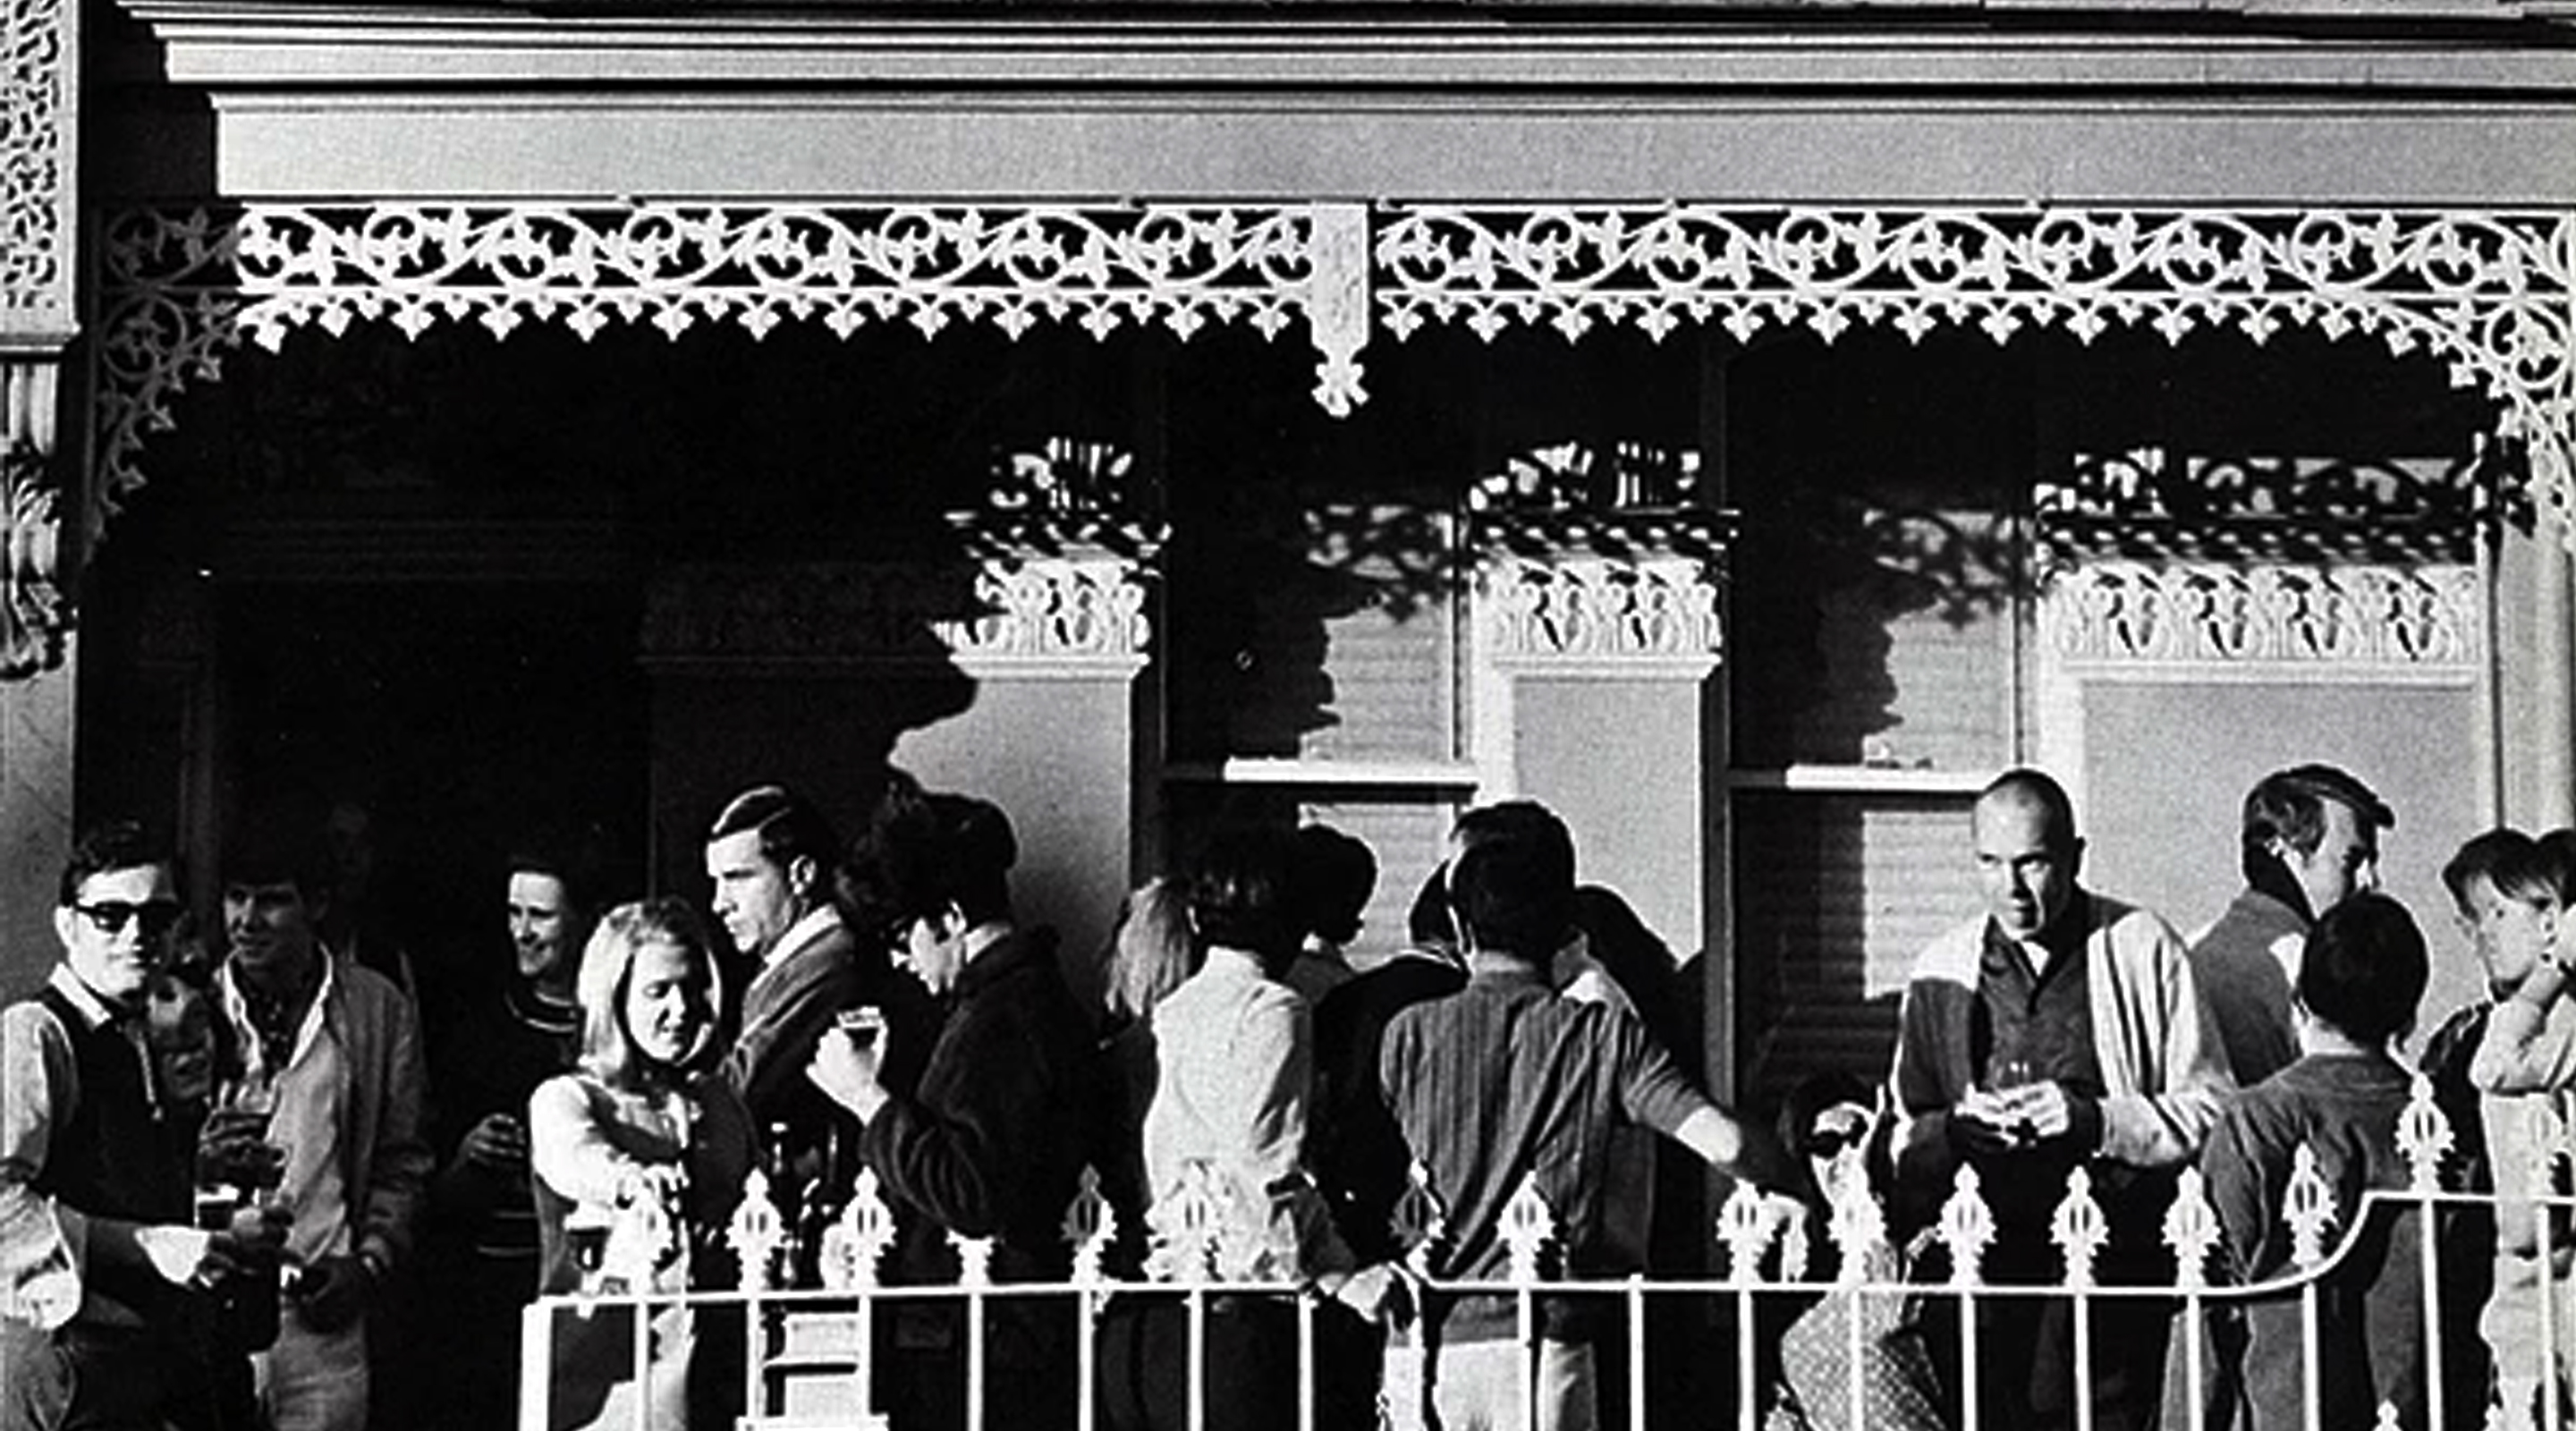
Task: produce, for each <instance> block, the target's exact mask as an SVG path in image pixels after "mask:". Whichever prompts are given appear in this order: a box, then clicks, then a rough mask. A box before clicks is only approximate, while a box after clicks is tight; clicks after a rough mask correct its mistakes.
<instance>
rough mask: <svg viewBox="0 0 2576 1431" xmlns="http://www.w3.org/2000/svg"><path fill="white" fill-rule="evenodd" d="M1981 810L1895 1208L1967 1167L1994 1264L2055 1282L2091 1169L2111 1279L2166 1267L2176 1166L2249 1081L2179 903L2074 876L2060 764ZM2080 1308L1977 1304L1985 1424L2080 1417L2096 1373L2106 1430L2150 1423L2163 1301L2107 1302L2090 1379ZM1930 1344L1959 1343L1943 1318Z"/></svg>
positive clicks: (1926, 963) (1933, 1193)
mask: <svg viewBox="0 0 2576 1431" xmlns="http://www.w3.org/2000/svg"><path fill="white" fill-rule="evenodd" d="M1971 824H1972V829H1973V833H1974V840H1975V854H1976V868H1977V878H1978V884H1979V887H1980V889H1981V891H1982V893H1983V895H1984V903H1985V911H1984V913H1983V914H1981V915H1980V916H1979V917H1977V918H1976V919H1974V920H1971V921H1969V922H1968V923H1966V924H1963V925H1960V926H1959V927H1957V928H1955V929H1953V930H1951V931H1950V932H1949V933H1947V934H1944V935H1943V936H1942V937H1940V938H1939V939H1937V940H1935V941H1934V942H1933V943H1932V945H1931V947H1930V948H1928V949H1926V950H1925V951H1924V953H1923V956H1922V958H1921V959H1920V960H1919V961H1918V962H1917V963H1916V965H1915V968H1914V973H1913V977H1912V978H1911V980H1910V981H1909V982H1908V984H1907V986H1906V991H1905V1007H1904V1015H1903V1026H1902V1028H1901V1030H1900V1031H1899V1034H1898V1041H1897V1052H1896V1067H1895V1074H1894V1088H1893V1093H1894V1101H1895V1105H1896V1108H1897V1111H1898V1114H1899V1118H1900V1120H1901V1121H1900V1126H1899V1128H1898V1130H1897V1138H1896V1144H1895V1147H1896V1157H1897V1185H1896V1195H1897V1196H1896V1201H1897V1208H1896V1214H1897V1223H1898V1225H1899V1227H1900V1229H1901V1230H1903V1231H1905V1232H1911V1231H1912V1230H1914V1229H1916V1228H1920V1227H1922V1226H1925V1225H1927V1224H1929V1223H1930V1222H1932V1221H1933V1220H1934V1219H1935V1218H1936V1217H1937V1216H1938V1215H1939V1212H1940V1209H1941V1206H1942V1204H1943V1203H1944V1201H1946V1200H1947V1199H1948V1198H1949V1197H1950V1195H1951V1193H1952V1191H1953V1189H1954V1187H1955V1185H1956V1179H1957V1175H1958V1172H1959V1170H1960V1169H1961V1168H1962V1167H1967V1168H1972V1169H1974V1170H1975V1171H1976V1172H1977V1174H1978V1179H1979V1195H1980V1196H1982V1197H1983V1198H1984V1200H1985V1202H1986V1204H1987V1206H1988V1207H1989V1208H1990V1209H1991V1210H1992V1212H1993V1216H1994V1229H1995V1236H1994V1240H1993V1242H1992V1244H1991V1245H1990V1246H1989V1247H1988V1248H1987V1249H1986V1254H1985V1257H1984V1261H1983V1266H1982V1271H1983V1274H1984V1278H1985V1280H1987V1281H1989V1282H1999V1283H2023V1284H2032V1283H2036V1284H2043V1285H2044V1284H2054V1283H2056V1282H2058V1281H2059V1280H2060V1279H2061V1277H2062V1276H2063V1266H2064V1264H2063V1259H2062V1257H2061V1254H2060V1253H2059V1251H2058V1249H2057V1247H2056V1246H2055V1244H2054V1243H2053V1242H2052V1241H2051V1239H2050V1229H2051V1225H2052V1220H2053V1216H2054V1213H2055V1211H2056V1208H2057V1204H2058V1202H2059V1201H2060V1200H2061V1199H2062V1198H2063V1197H2064V1196H2065V1195H2066V1188H2067V1179H2068V1176H2069V1175H2070V1174H2071V1173H2072V1172H2073V1171H2074V1170H2075V1169H2077V1168H2079V1167H2080V1168H2084V1169H2085V1170H2086V1171H2087V1173H2088V1175H2089V1176H2090V1178H2091V1180H2092V1186H2093V1195H2094V1197H2095V1199H2096V1200H2097V1201H2098V1202H2099V1203H2100V1204H2101V1206H2102V1209H2103V1211H2104V1213H2105V1214H2106V1216H2107V1219H2108V1223H2109V1227H2110V1240H2109V1242H2108V1243H2107V1244H2106V1245H2105V1246H2104V1247H2103V1249H2102V1254H2101V1257H2100V1259H2099V1260H2098V1261H2097V1263H2096V1267H2095V1270H2096V1272H2097V1273H2098V1275H2100V1276H2101V1277H2102V1278H2103V1279H2104V1280H2106V1281H2124V1280H2125V1281H2150V1280H2154V1281H2162V1280H2166V1279H2167V1277H2168V1276H2169V1274H2170V1270H2171V1259H2170V1257H2169V1256H2168V1254H2166V1253H2165V1251H2164V1249H2163V1247H2162V1243H2161V1239H2160V1232H2159V1230H2160V1226H2161V1219H2162V1216H2163V1213H2164V1210H2165V1208H2166V1207H2167V1206H2168V1205H2169V1203H2170V1202H2171V1199H2172V1193H2173V1188H2174V1180H2175V1175H2176V1174H2177V1173H2178V1172H2179V1170H2180V1168H2181V1167H2182V1166H2183V1165H2184V1164H2185V1163H2187V1162H2189V1161H2190V1160H2191V1159H2192V1158H2193V1157H2194V1156H2195V1155H2196V1154H2197V1153H2198V1152H2199V1150H2200V1145H2201V1140H2202V1139H2203V1138H2204V1137H2205V1136H2206V1135H2207V1134H2208V1131H2209V1129H2210V1127H2211V1125H2212V1124H2214V1123H2215V1122H2216V1121H2217V1117H2218V1110H2219V1103H2220V1100H2221V1098H2222V1097H2224V1095H2225V1094H2226V1093H2227V1092H2228V1091H2229V1089H2230V1088H2232V1087H2233V1085H2234V1080H2233V1079H2232V1078H2231V1077H2230V1076H2229V1073H2228V1067H2227V1060H2226V1054H2225V1052H2224V1049H2223V1046H2222V1044H2221V1043H2220V1041H2219V1037H2218V1033H2217V1030H2216V1026H2215V1023H2214V1021H2213V1020H2212V1019H2211V1017H2210V1014H2209V1010H2208V1008H2207V1007H2206V1006H2205V1005H2204V1004H2203V1003H2202V1001H2201V999H2200V997H2199V995H2198V993H2197V991H2196V989H2195V987H2194V984H2193V981H2192V967H2191V960H2190V956H2189V953H2188V951H2187V949H2186V947H2185V945H2184V943H2183V940H2182V938H2181V936H2180V935H2178V934H2176V933H2175V932H2174V930H2173V927H2172V926H2171V925H2169V924H2167V923H2166V922H2165V921H2164V920H2162V919H2160V918H2158V917H2157V916H2156V915H2154V914H2152V913H2149V912H2148V911H2146V910H2143V909H2138V908H2135V907H2133V906H2130V905H2127V904H2123V903H2121V902H2120V901H2118V900H2115V899H2111V898H2109V897H2107V896H2104V895H2100V894H2096V893H2094V892H2092V891H2090V890H2087V889H2085V888H2084V887H2083V886H2082V885H2081V884H2080V883H2078V880H2077V876H2078V873H2079V871H2080V870H2081V867H2082V864H2083V857H2084V842H2083V840H2082V839H2081V838H2079V837H2078V836H2077V834H2076V831H2075V814H2074V808H2073V805H2072V803H2071V802H2070V801H2069V800H2068V799H2067V796H2066V792H2065V790H2064V789H2063V788H2062V787H2060V786H2059V785H2058V783H2057V782H2056V781H2055V780H2053V779H2051V778H2049V777H2048V776H2047V775H2044V774H2042V773H2040V772H2038V771H2035V770H2014V771H2009V772H2007V773H2005V774H2004V775H2002V776H2000V777H1998V778H1997V779H1996V780H1995V781H1994V782H1993V783H1992V784H1990V785H1988V786H1987V787H1986V789H1985V791H1984V792H1983V793H1982V794H1980V795H1979V796H1978V798H1977V803H1976V808H1975V813H1974V815H1973V816H1972V820H1971ZM1943 1305H1944V1306H1955V1304H1948V1303H1945V1304H1943ZM2071 1312H2072V1306H2071V1303H2069V1302H2068V1301H2066V1300H2065V1299H2060V1298H2030V1297H2019V1298H1997V1299H1991V1300H1989V1301H1988V1302H1986V1303H1984V1304H1983V1305H1981V1307H1980V1311H1979V1316H1980V1333H1981V1336H1980V1342H1979V1345H1980V1357H1979V1360H1980V1366H1979V1367H1978V1372H1979V1384H1980V1395H1979V1401H1980V1403H1981V1405H1982V1407H1983V1408H1984V1410H1983V1416H1984V1419H1983V1422H1982V1424H1984V1425H1986V1426H1989V1427H1998V1428H2018V1427H2057V1426H2072V1425H2074V1424H2075V1420H2076V1405H2075V1398H2076V1395H2077V1391H2078V1388H2079V1387H2080V1386H2086V1385H2089V1386H2090V1388H2091V1395H2092V1401H2093V1409H2094V1417H2095V1419H2094V1423H2093V1424H2094V1425H2095V1426H2096V1427H2098V1428H2100V1431H2116V1428H2120V1427H2129V1426H2145V1425H2152V1424H2153V1419H2154V1416H2155V1413H2156V1409H2157V1402H2158V1393H2159V1389H2160V1385H2159V1382H2160V1376H2161V1372H2162V1366H2163V1360H2164V1343H2165V1318H2166V1309H2165V1308H2163V1307H2160V1306H2158V1305H2156V1304H2154V1303H2152V1302H2149V1301H2145V1300H2141V1299H2104V1300H2103V1301H2102V1302H2100V1303H2098V1304H2097V1305H2096V1307H2095V1310H2094V1313H2093V1316H2094V1326H2093V1347H2094V1361H2093V1366H2092V1368H2091V1375H2090V1377H2089V1379H2088V1380H2085V1381H2079V1380H2078V1374H2077V1370H2076V1368H2075V1366H2074V1365H2073V1318H2072V1315H2071ZM1931 1345H1933V1346H1935V1347H1951V1346H1956V1345H1957V1342H1956V1340H1955V1338H1954V1337H1945V1336H1943V1335H1940V1334H1939V1333H1938V1332H1936V1334H1935V1335H1934V1336H1933V1337H1932V1339H1931ZM1952 1370H1953V1371H1954V1372H1956V1371H1957V1370H1958V1369H1957V1368H1953V1369H1952ZM1952 1380H1953V1383H1954V1384H1953V1386H1952V1387H1951V1392H1952V1394H1953V1396H1956V1395H1957V1394H1958V1387H1957V1385H1956V1382H1957V1378H1956V1377H1955V1376H1954V1377H1953V1378H1952Z"/></svg>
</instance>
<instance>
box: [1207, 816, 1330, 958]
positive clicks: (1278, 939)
mask: <svg viewBox="0 0 2576 1431" xmlns="http://www.w3.org/2000/svg"><path fill="white" fill-rule="evenodd" d="M1295 859H1296V855H1295V851H1294V849H1293V848H1292V846H1291V844H1290V841H1289V839H1288V838H1287V837H1286V836H1283V835H1281V834H1280V833H1279V832H1277V831H1275V830H1269V829H1263V828H1259V827H1243V826H1237V827H1232V828H1228V829H1221V830H1218V831H1217V832H1216V833H1215V834H1214V835H1212V836H1211V837H1209V839H1208V842H1207V847H1206V848H1205V849H1203V850H1202V851H1200V853H1199V857H1198V860H1197V862H1196V864H1195V865H1194V866H1193V867H1192V869H1191V871H1190V922H1191V923H1192V924H1193V925H1194V926H1195V927H1196V928H1197V930H1198V937H1199V941H1200V942H1201V943H1202V944H1204V945H1207V946H1209V947H1211V948H1216V947H1222V948H1227V949H1248V950H1251V951H1252V952H1253V953H1255V954H1257V955H1259V956H1261V960H1262V963H1263V965H1264V967H1266V968H1268V969H1270V970H1272V971H1273V972H1276V971H1277V969H1278V968H1280V967H1281V966H1284V965H1285V964H1286V963H1287V961H1288V959H1289V958H1290V957H1291V956H1293V955H1294V954H1295V953H1296V952H1297V943H1298V940H1299V938H1300V937H1301V936H1302V935H1303V934H1304V933H1305V930H1304V928H1303V927H1302V926H1301V925H1300V923H1299V920H1298V915H1299V910H1298V908H1297V906H1296V904H1295V903H1294V900H1293V897H1292V891H1293V889H1294V883H1293V881H1294V874H1293V871H1294V869H1295Z"/></svg>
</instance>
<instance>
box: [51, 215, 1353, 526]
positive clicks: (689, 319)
mask: <svg viewBox="0 0 2576 1431" xmlns="http://www.w3.org/2000/svg"><path fill="white" fill-rule="evenodd" d="M1365 224H1366V213H1365V211H1364V210H1362V209H1359V208H1358V207H1357V206H1352V205H1342V206H1333V205H1323V206H1305V205H1297V206H1288V207H1277V208H1246V207H1234V208H1221V207H1165V206H1154V205H1141V206H1111V207H1101V208H1077V207H1067V206H1028V207H998V206H994V207H982V206H958V207H949V206H877V207H821V206H751V205H739V206H738V205H707V206H685V205H658V204H657V205H638V206H603V207H577V206H539V205H515V206H484V205H457V206H451V207H436V206H410V205H402V206H397V205H378V206H365V205H352V206H347V207H336V206H319V205H317V206H295V205H275V204H261V205H252V206H248V207H245V208H241V209H237V210H225V211H220V212H218V211H212V210H205V209H198V210H192V211H184V212H165V211H159V210H144V211H137V212H131V213H126V214H122V215H119V216H117V217H116V218H115V219H114V220H113V221H112V222H111V223H110V224H109V226H108V228H107V231H106V234H105V238H104V259H105V269H106V282H105V289H106V297H105V312H104V315H103V322H102V324H101V329H102V332H101V340H100V345H99V347H100V374H101V386H100V392H99V397H98V404H99V408H98V424H99V433H98V438H97V462H98V465H99V477H100V482H99V490H100V492H101V494H102V496H103V498H104V499H105V502H106V504H107V506H108V508H109V509H110V510H113V508H114V505H115V503H116V502H117V500H118V499H119V498H121V497H122V496H124V495H125V494H127V493H130V492H132V491H134V490H135V489H137V488H139V487H140V486H141V485H142V484H143V481H144V473H143V469H142V466H141V464H140V456H141V451H142V448H143V445H144V442H145V438H146V434H148V433H150V432H151V431H153V430H154V429H156V428H160V427H166V426H167V425H168V424H169V422H170V420H171V418H170V410H171V403H172V399H173V398H174V396H175V395H176V394H177V393H178V392H179V391H180V389H181V388H183V387H184V386H186V385H188V384H190V383H194V382H204V381H211V380H214V379H215V378H217V377H219V376H220V374H221V369H222V363H223V361H224V359H225V357H226V356H227V355H228V354H229V353H231V352H232V351H234V350H236V349H238V348H239V347H240V346H241V344H242V343H243V341H244V340H245V339H247V340H250V341H253V342H256V343H258V344H260V345H261V346H262V347H266V348H270V349H274V348H276V347H277V346H278V345H279V344H280V343H281V342H283V341H284V339H285V337H286V335H287V334H288V333H289V332H291V331H294V330H296V329H298V328H305V327H317V328H320V329H322V330H323V331H325V332H329V333H334V334H336V333H339V332H341V331H342V330H344V329H346V328H347V327H348V326H349V325H350V324H352V323H358V322H383V323H391V324H393V325H394V326H395V327H396V328H398V329H400V330H401V331H403V332H404V333H406V334H411V335H417V334H419V333H420V332H422V331H424V330H426V329H427V328H429V327H431V326H433V325H436V324H440V323H462V322H473V323H479V324H481V325H482V326H483V327H485V328H487V329H489V330H490V331H491V332H492V333H494V334H495V335H496V336H507V335H508V334H510V333H511V332H513V331H515V330H516V329H518V328H520V327H521V326H523V325H526V324H532V323H535V324H554V325H558V326H561V327H564V328H567V329H569V330H571V331H572V332H573V333H575V334H578V335H580V336H583V337H588V336H590V335H592V334H595V333H597V332H599V331H600V330H602V329H603V328H606V327H607V326H609V325H610V324H615V323H625V324H649V325H651V326H652V327H654V328H656V329H658V330H660V331H661V332H663V333H665V334H668V335H670V336H671V337H674V338H677V337H679V336H680V335H682V334H684V333H687V332H689V331H690V330H691V329H693V328H697V327H699V326H701V325H714V324H733V325H738V326H739V327H741V328H742V329H744V330H746V331H748V332H750V333H752V334H754V335H760V334H765V333H767V332H769V331H771V330H772V329H774V328H776V327H777V326H779V325H780V324H783V323H795V322H814V323H821V324H823V325H824V326H825V327H827V328H829V329H830V330H832V331H833V332H835V333H838V334H840V335H842V336H845V337H846V336H848V335H849V334H851V333H853V332H856V331H857V330H858V329H860V328H862V327H865V326H867V325H869V324H872V323H885V322H904V323H909V324H911V325H913V326H914V327H916V328H918V329H920V330H921V331H922V332H924V333H925V334H929V333H937V332H938V331H940V330H941V329H943V328H945V327H947V326H948V325H950V324H952V323H976V324H986V325H990V326H992V327H996V328H999V329H1001V330H1002V331H1003V332H1005V333H1008V334H1011V335H1012V336H1018V335H1019V334H1021V333H1024V332H1026V331H1028V330H1029V329H1030V328H1031V327H1033V326H1035V325H1036V324H1039V323H1042V322H1062V323H1072V324H1076V325H1078V326H1080V327H1081V328H1083V329H1084V330H1085V331H1087V332H1089V333H1091V334H1093V335H1094V336H1106V335H1107V334H1109V333H1111V332H1113V331H1116V330H1119V329H1121V328H1125V327H1128V326H1131V325H1159V326H1161V327H1162V328H1164V329H1166V330H1168V331H1170V332H1171V333H1173V334H1175V335H1178V336H1180V337H1182V338H1187V337H1189V336H1190V335H1192V334H1194V333H1196V332H1198V331H1199V330H1200V329H1202V328H1204V327H1205V326H1207V325H1208V324H1210V323H1239V324H1243V325H1246V326H1249V327H1250V328H1252V329H1253V330H1254V331H1256V332H1258V333H1261V334H1262V335H1263V336H1265V337H1276V336H1278V334H1279V333H1280V332H1281V331H1282V330H1284V329H1286V328H1288V327H1289V326H1290V325H1291V324H1292V323H1293V322H1295V321H1297V320H1299V319H1300V318H1303V319H1305V320H1306V321H1307V323H1308V326H1309V328H1310V331H1311V333H1312V336H1313V339H1314V341H1315V343H1316V345H1317V348H1318V352H1319V362H1318V373H1319V383H1318V388H1317V394H1316V395H1317V398H1318V400H1319V401H1321V402H1322V403H1323V404H1324V405H1325V406H1326V407H1327V408H1328V409H1331V410H1333V411H1336V412H1346V411H1348V410H1349V409H1350V407H1351V405H1352V404H1354V403H1356V402H1358V401H1359V400H1360V398H1361V392H1360V388H1359V377H1360V369H1359V364H1358V361H1357V354H1358V350H1359V346H1360V344H1361V342H1362V341H1363V340H1364V338H1365V336H1366V321H1367V303H1366V294H1367V279H1366V274H1365V272H1359V271H1354V272H1344V271H1342V270H1343V269H1344V268H1352V269H1358V268H1361V267H1362V266H1364V265H1365V263H1366V260H1367V245H1366V243H1365V241H1364V237H1355V235H1361V236H1364V234H1365Z"/></svg>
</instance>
